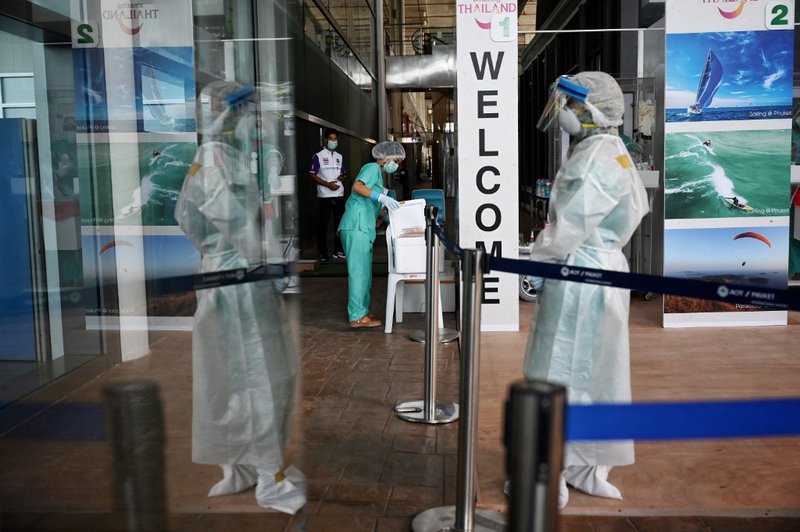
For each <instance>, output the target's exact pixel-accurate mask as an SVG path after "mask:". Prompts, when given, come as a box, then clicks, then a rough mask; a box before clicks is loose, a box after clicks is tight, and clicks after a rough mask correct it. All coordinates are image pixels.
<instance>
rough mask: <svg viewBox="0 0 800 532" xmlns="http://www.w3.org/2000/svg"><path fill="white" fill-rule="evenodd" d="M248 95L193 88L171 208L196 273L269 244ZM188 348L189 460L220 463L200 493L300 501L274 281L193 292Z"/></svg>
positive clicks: (289, 376) (252, 263)
mask: <svg viewBox="0 0 800 532" xmlns="http://www.w3.org/2000/svg"><path fill="white" fill-rule="evenodd" d="M254 94H255V93H254V91H253V90H252V89H250V88H242V87H241V86H240V85H238V84H236V83H232V82H227V81H215V82H212V83H210V84H209V85H208V86H207V87H206V88H205V89H203V91H202V93H201V102H207V103H203V104H201V106H200V118H199V123H200V130H201V134H202V144H201V145H200V147H199V148H198V150H197V154H196V156H195V159H194V162H193V164H192V166H191V168H190V170H189V173H188V175H187V176H186V181H185V183H184V186H183V190H182V191H181V194H180V198H179V200H178V205H177V207H176V212H175V217H176V219H177V220H178V223H179V224H180V226H181V229H183V231H184V232H185V233H186V235H187V236H188V237H189V239H190V240H191V241H192V243H193V244H194V245H195V246H196V247H197V249H198V250H199V251H200V253H201V254H202V261H201V266H200V271H201V273H211V272H223V271H230V270H236V269H240V268H245V269H252V268H254V267H257V266H259V265H261V264H263V263H264V259H265V257H266V256H267V255H268V250H269V249H270V247H271V244H272V243H273V242H270V241H271V240H273V239H274V234H273V235H271V234H269V233H267V232H265V231H264V228H265V225H264V223H263V202H262V193H261V191H260V190H259V184H258V175H259V168H260V166H262V165H261V163H262V162H263V163H264V166H265V169H266V170H267V172H268V175H272V176H273V179H274V176H275V175H276V174H277V173H278V172H279V166H280V162H281V160H282V158H281V157H278V155H280V154H279V153H278V154H275V153H272V154H271V156H270V157H267V158H266V160H263V158H262V160H259V159H260V157H259V151H260V150H258V143H259V142H261V141H262V139H261V138H260V137H261V136H262V133H261V132H260V128H259V127H258V121H257V116H256V113H255V109H254V108H253V102H252V100H253V99H254ZM273 146H274V145H273ZM270 151H274V150H270ZM192 352H193V357H194V364H193V367H194V372H193V374H194V386H193V399H194V401H193V408H194V410H193V418H192V460H193V461H195V462H197V463H202V464H218V465H220V466H221V467H222V470H223V479H222V480H221V481H220V482H219V483H217V484H216V485H215V486H213V487H212V489H211V491H210V493H209V496H217V495H226V494H231V493H236V492H239V491H243V490H245V489H249V488H251V487H253V486H255V487H256V492H255V494H256V501H257V502H258V504H259V505H261V506H263V507H265V508H272V509H276V510H279V511H282V512H286V513H291V514H293V513H295V512H296V511H297V510H299V509H300V508H301V507H302V506H303V505H304V504H305V500H306V495H305V477H304V476H303V474H302V473H300V471H299V470H297V469H296V468H294V467H286V466H287V464H286V463H285V459H284V448H285V444H286V441H287V439H288V437H289V434H290V431H291V428H290V418H291V415H290V414H291V410H292V405H293V400H294V396H295V391H296V378H297V372H298V362H297V354H296V352H295V348H294V342H293V341H292V337H291V332H290V324H289V322H288V319H287V313H286V311H285V310H284V307H283V301H282V300H281V296H280V295H279V293H278V289H277V288H276V284H275V283H273V282H272V281H270V280H262V281H258V282H248V283H241V284H233V285H227V286H220V287H217V288H209V289H205V290H198V292H197V312H196V313H195V317H194V326H193V334H192Z"/></svg>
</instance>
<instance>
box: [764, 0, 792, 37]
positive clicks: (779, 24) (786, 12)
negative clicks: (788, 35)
mask: <svg viewBox="0 0 800 532" xmlns="http://www.w3.org/2000/svg"><path fill="white" fill-rule="evenodd" d="M793 6H794V2H788V1H786V0H772V2H767V5H766V8H765V9H766V13H765V19H764V22H765V23H766V26H767V29H770V30H788V29H792V28H793V27H794V12H793V9H792V8H793Z"/></svg>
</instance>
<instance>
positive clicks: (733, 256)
mask: <svg viewBox="0 0 800 532" xmlns="http://www.w3.org/2000/svg"><path fill="white" fill-rule="evenodd" d="M788 254H789V227H788V226H786V225H783V226H778V227H775V226H768V227H753V226H746V227H715V228H691V229H668V230H666V231H665V232H664V256H665V257H668V259H667V260H666V261H665V264H664V275H667V276H669V277H681V278H684V279H694V280H698V281H708V282H713V283H724V284H740V285H747V286H752V287H755V288H783V289H785V288H786V286H787V282H788V270H787V260H786V257H787V256H788ZM664 309H665V311H666V312H724V311H729V310H734V311H746V310H750V311H752V310H759V309H758V308H753V307H752V306H748V305H734V304H731V303H725V302H719V301H703V300H698V299H693V298H686V297H675V296H667V297H665V301H664Z"/></svg>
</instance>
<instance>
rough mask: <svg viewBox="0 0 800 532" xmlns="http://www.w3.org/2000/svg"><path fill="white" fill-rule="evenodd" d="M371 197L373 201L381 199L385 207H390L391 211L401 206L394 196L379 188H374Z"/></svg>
mask: <svg viewBox="0 0 800 532" xmlns="http://www.w3.org/2000/svg"><path fill="white" fill-rule="evenodd" d="M369 197H370V198H371V199H372V200H373V201H379V202H380V203H381V204H382V205H383V206H384V207H386V208H387V209H389V210H390V211H396V210H398V209H399V208H400V204H399V203H398V202H397V200H396V199H394V198H392V197H391V196H387V195H386V194H383V193H381V192H378V191H377V190H373V191H372V192H371V193H370V195H369Z"/></svg>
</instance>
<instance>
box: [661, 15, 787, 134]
mask: <svg viewBox="0 0 800 532" xmlns="http://www.w3.org/2000/svg"><path fill="white" fill-rule="evenodd" d="M793 39H794V32H782V31H745V32H718V33H682V34H669V35H667V47H666V48H667V52H666V53H667V61H666V64H667V75H666V79H667V80H668V83H667V90H666V102H665V105H666V119H667V122H690V121H691V122H702V121H715V120H759V119H776V118H790V117H791V106H792V72H793V63H792V54H791V49H792V47H793Z"/></svg>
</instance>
